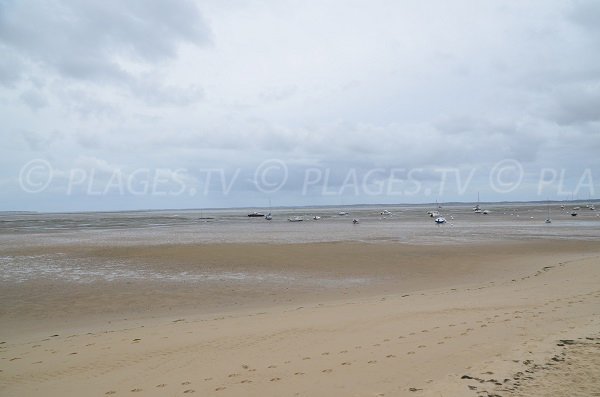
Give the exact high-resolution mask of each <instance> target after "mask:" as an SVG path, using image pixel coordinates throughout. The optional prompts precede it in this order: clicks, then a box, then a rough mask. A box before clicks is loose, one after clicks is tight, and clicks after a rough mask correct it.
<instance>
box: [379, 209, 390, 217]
mask: <svg viewBox="0 0 600 397" xmlns="http://www.w3.org/2000/svg"><path fill="white" fill-rule="evenodd" d="M379 215H383V216H386V215H392V213H391V212H390V211H388V210H383V211H381V212H380V213H379Z"/></svg>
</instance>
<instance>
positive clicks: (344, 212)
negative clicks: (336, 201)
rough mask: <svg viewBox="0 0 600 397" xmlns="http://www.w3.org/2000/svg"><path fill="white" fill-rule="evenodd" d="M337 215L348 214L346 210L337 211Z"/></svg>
mask: <svg viewBox="0 0 600 397" xmlns="http://www.w3.org/2000/svg"><path fill="white" fill-rule="evenodd" d="M338 215H340V216H344V215H348V213H347V212H346V211H340V212H338Z"/></svg>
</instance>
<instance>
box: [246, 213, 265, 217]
mask: <svg viewBox="0 0 600 397" xmlns="http://www.w3.org/2000/svg"><path fill="white" fill-rule="evenodd" d="M248 216H249V217H250V218H262V217H263V216H265V214H262V213H260V212H256V211H255V212H253V213H251V214H248Z"/></svg>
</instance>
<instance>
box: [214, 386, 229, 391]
mask: <svg viewBox="0 0 600 397" xmlns="http://www.w3.org/2000/svg"><path fill="white" fill-rule="evenodd" d="M225 389H227V388H226V387H225V386H220V387H217V388H216V389H215V391H221V390H225Z"/></svg>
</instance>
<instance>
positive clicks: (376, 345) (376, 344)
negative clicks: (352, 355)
mask: <svg viewBox="0 0 600 397" xmlns="http://www.w3.org/2000/svg"><path fill="white" fill-rule="evenodd" d="M379 346H381V344H380V343H375V344H374V345H373V347H379Z"/></svg>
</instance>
